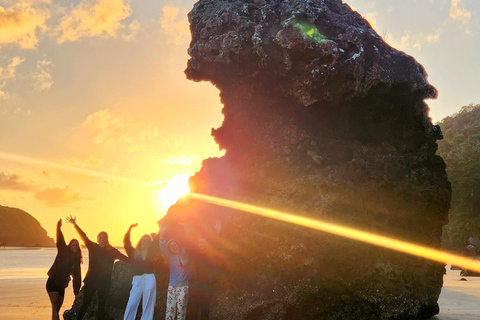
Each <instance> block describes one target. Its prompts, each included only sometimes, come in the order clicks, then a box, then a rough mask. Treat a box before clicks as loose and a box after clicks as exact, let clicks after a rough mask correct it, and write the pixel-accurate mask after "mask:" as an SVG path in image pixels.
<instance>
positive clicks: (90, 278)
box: [75, 225, 129, 320]
mask: <svg viewBox="0 0 480 320" xmlns="http://www.w3.org/2000/svg"><path fill="white" fill-rule="evenodd" d="M75 229H77V232H78V234H79V235H80V238H82V240H83V242H84V243H85V245H86V246H87V249H88V254H89V260H88V271H87V275H86V276H85V280H83V282H84V283H85V284H84V286H83V303H82V306H81V307H80V310H79V311H78V317H77V320H82V319H83V317H84V316H85V313H86V312H87V309H88V306H89V305H90V302H91V301H92V298H93V295H94V294H95V292H97V298H98V310H97V320H104V319H105V317H104V313H105V303H106V302H107V296H108V292H109V291H110V285H111V277H112V269H113V262H114V261H115V260H116V259H119V260H123V261H126V262H127V261H129V260H128V258H127V257H126V256H125V255H123V254H122V253H121V252H120V251H118V250H117V249H115V248H114V247H112V246H111V245H109V244H107V245H106V246H105V247H100V246H99V245H98V244H96V243H95V242H93V241H91V240H90V239H88V238H87V235H86V234H85V232H83V230H82V229H80V228H79V227H78V226H77V225H75Z"/></svg>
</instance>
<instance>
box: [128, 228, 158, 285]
mask: <svg viewBox="0 0 480 320" xmlns="http://www.w3.org/2000/svg"><path fill="white" fill-rule="evenodd" d="M123 247H124V248H125V252H126V253H127V255H128V257H129V258H130V263H131V266H132V270H133V275H134V276H140V275H142V274H146V273H147V274H148V273H152V274H153V273H154V271H155V259H156V258H157V257H159V256H160V247H159V246H158V236H156V237H155V239H153V243H152V244H151V246H150V248H149V249H148V252H147V256H146V257H145V260H143V258H142V257H137V258H136V259H135V248H134V247H133V246H132V241H131V240H130V232H127V233H126V234H125V236H124V237H123Z"/></svg>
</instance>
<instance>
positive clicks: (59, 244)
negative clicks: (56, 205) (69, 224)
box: [57, 219, 67, 250]
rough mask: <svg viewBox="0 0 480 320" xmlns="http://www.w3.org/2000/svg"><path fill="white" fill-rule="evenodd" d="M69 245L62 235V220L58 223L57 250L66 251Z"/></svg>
mask: <svg viewBox="0 0 480 320" xmlns="http://www.w3.org/2000/svg"><path fill="white" fill-rule="evenodd" d="M66 247H67V244H66V243H65V237H64V236H63V233H62V219H60V220H58V221H57V249H58V250H61V249H65V248H66Z"/></svg>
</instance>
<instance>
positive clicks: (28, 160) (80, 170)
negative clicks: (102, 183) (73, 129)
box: [0, 152, 146, 186]
mask: <svg viewBox="0 0 480 320" xmlns="http://www.w3.org/2000/svg"><path fill="white" fill-rule="evenodd" d="M0 159H4V160H8V161H13V162H17V163H23V164H28V165H34V166H41V167H47V168H53V169H58V170H62V171H66V172H72V173H78V174H81V175H86V176H90V177H95V178H101V179H112V180H115V181H123V182H128V183H132V184H136V185H143V186H145V185H146V183H145V182H142V181H138V180H134V179H130V178H126V177H121V176H117V175H113V174H108V173H103V172H98V171H93V170H88V169H83V168H77V167H72V166H67V165H64V164H60V163H56V162H51V161H46V160H40V159H35V158H30V157H24V156H19V155H16V154H11V153H5V152H0Z"/></svg>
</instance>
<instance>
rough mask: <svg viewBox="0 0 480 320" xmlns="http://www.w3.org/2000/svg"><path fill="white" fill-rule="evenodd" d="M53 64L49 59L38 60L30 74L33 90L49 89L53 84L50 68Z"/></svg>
mask: <svg viewBox="0 0 480 320" xmlns="http://www.w3.org/2000/svg"><path fill="white" fill-rule="evenodd" d="M52 67H53V64H52V63H51V62H50V61H46V60H41V61H40V60H38V61H37V69H36V70H35V72H34V73H32V74H31V78H32V82H33V89H34V90H35V91H43V90H47V89H50V87H51V86H52V84H53V79H52V75H51V68H52Z"/></svg>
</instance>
